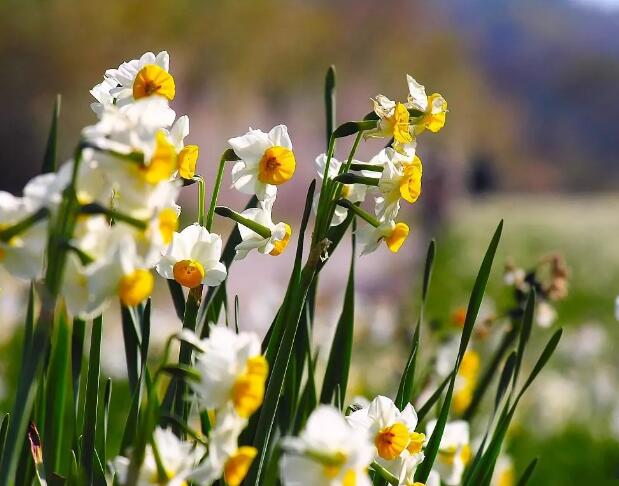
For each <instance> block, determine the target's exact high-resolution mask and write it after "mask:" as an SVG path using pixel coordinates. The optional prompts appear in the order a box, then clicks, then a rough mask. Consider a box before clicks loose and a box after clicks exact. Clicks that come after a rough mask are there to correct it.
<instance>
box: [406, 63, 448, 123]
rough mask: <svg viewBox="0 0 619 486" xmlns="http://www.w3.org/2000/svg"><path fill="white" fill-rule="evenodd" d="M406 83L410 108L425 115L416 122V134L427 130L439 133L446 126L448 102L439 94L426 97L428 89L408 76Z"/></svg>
mask: <svg viewBox="0 0 619 486" xmlns="http://www.w3.org/2000/svg"><path fill="white" fill-rule="evenodd" d="M406 81H407V83H408V90H409V95H408V106H409V107H411V108H414V109H416V110H419V111H423V112H424V115H423V116H422V117H421V118H420V119H419V120H418V121H416V122H415V128H414V132H415V134H419V133H421V132H423V131H424V130H425V129H426V128H427V129H428V130H430V131H431V132H438V131H439V130H440V129H441V128H443V126H444V125H445V115H446V114H447V101H445V98H443V97H442V96H441V95H440V94H438V93H433V94H431V95H430V96H428V95H426V89H425V88H424V87H423V86H422V85H421V84H419V83H418V82H417V81H415V79H414V78H413V77H412V76H410V75H408V74H407V75H406Z"/></svg>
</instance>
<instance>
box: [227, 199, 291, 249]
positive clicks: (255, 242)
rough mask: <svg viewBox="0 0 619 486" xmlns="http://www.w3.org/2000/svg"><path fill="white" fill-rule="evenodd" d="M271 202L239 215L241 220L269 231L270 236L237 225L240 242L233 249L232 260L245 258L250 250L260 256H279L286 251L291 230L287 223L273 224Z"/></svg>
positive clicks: (269, 200)
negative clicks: (234, 251)
mask: <svg viewBox="0 0 619 486" xmlns="http://www.w3.org/2000/svg"><path fill="white" fill-rule="evenodd" d="M273 202H274V199H273V198H272V199H267V200H265V201H260V202H258V207H257V208H250V209H246V210H245V211H243V212H242V213H241V216H242V217H243V218H246V219H248V220H249V221H251V222H253V223H256V224H257V225H259V226H260V227H262V228H263V229H265V230H268V231H270V236H269V235H268V234H259V233H257V232H256V231H254V229H251V228H249V227H248V226H245V225H243V224H241V223H239V232H240V233H241V239H242V241H241V243H239V244H238V245H236V247H235V250H236V255H235V257H234V258H235V259H236V260H241V259H243V258H245V257H246V256H247V254H248V253H249V252H250V251H251V250H258V251H259V252H260V253H262V254H265V255H266V254H269V255H271V256H278V255H281V254H282V253H283V252H284V251H285V250H286V247H287V246H288V243H289V241H290V236H291V235H292V228H290V225H289V224H288V223H283V222H280V223H277V224H275V223H273V220H272V216H271V211H272V208H273Z"/></svg>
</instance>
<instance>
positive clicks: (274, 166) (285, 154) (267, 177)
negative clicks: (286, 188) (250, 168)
mask: <svg viewBox="0 0 619 486" xmlns="http://www.w3.org/2000/svg"><path fill="white" fill-rule="evenodd" d="M295 167H296V162H295V159H294V154H293V153H292V150H290V149H287V148H285V147H280V146H275V147H270V148H268V149H266V150H265V152H264V155H263V156H262V158H261V159H260V163H259V165H258V180H259V181H260V182H263V183H265V184H274V185H276V186H277V185H279V184H283V183H284V182H286V181H289V180H290V179H292V176H293V175H294V170H295Z"/></svg>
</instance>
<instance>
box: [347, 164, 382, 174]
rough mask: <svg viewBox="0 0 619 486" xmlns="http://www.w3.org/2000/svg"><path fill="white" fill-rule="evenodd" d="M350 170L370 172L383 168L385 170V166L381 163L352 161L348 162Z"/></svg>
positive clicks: (380, 170) (379, 170)
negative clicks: (351, 162) (352, 162)
mask: <svg viewBox="0 0 619 486" xmlns="http://www.w3.org/2000/svg"><path fill="white" fill-rule="evenodd" d="M350 170H369V171H370V172H382V171H383V170H385V168H384V167H383V166H382V165H374V164H361V163H354V164H350Z"/></svg>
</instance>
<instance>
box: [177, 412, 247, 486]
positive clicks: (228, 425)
mask: <svg viewBox="0 0 619 486" xmlns="http://www.w3.org/2000/svg"><path fill="white" fill-rule="evenodd" d="M226 408H228V407H226ZM246 424H247V420H246V419H243V418H240V417H239V416H238V415H237V414H236V413H228V412H227V411H223V412H222V411H218V412H217V415H216V420H215V423H214V424H212V425H213V427H212V429H211V431H210V432H209V436H208V443H209V454H208V457H207V458H206V459H205V461H204V463H202V464H201V465H199V466H198V467H196V468H195V469H194V471H193V472H192V474H191V476H190V478H189V479H191V480H192V481H193V482H195V483H196V484H201V485H205V486H210V485H211V484H213V483H214V482H215V481H216V480H217V479H219V478H221V477H223V478H224V480H225V483H226V484H227V485H228V486H239V485H240V484H241V483H242V482H243V479H245V476H246V475H247V472H248V471H249V468H250V466H251V464H252V462H253V460H254V458H255V457H256V455H257V453H258V451H257V450H256V448H255V447H249V446H241V447H239V446H238V437H239V435H240V433H241V431H242V430H243V428H245V425H246Z"/></svg>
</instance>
